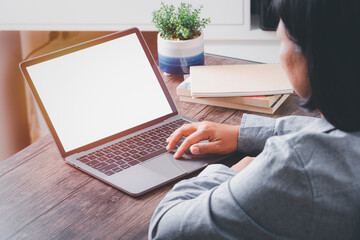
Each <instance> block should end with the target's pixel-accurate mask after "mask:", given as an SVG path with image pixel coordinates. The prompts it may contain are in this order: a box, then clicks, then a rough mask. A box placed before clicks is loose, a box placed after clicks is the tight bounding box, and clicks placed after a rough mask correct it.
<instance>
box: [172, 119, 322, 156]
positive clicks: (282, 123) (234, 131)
mask: <svg viewBox="0 0 360 240" xmlns="http://www.w3.org/2000/svg"><path fill="white" fill-rule="evenodd" d="M319 120H321V119H319V118H313V117H302V116H291V117H284V118H278V119H274V118H269V117H261V116H256V115H249V114H243V117H242V121H241V125H240V126H234V125H227V124H219V123H213V122H207V121H204V122H194V123H189V124H184V125H183V126H182V127H180V128H179V129H177V130H176V131H175V132H174V133H173V134H171V136H170V137H169V138H168V139H167V143H168V146H167V147H166V148H167V150H172V149H174V148H175V145H176V143H177V142H178V141H180V139H181V138H182V137H186V138H185V140H184V142H183V143H182V144H181V146H180V147H179V148H178V149H177V151H176V153H175V154H174V157H175V158H178V157H181V155H182V154H183V153H184V152H185V151H186V150H187V149H189V148H190V150H191V152H192V154H205V153H216V154H227V153H231V152H235V151H236V150H237V151H240V152H243V153H246V154H247V155H253V156H255V155H257V154H259V153H260V152H261V151H262V149H263V148H264V145H265V142H266V140H267V139H268V138H269V137H272V136H279V135H284V134H287V133H291V132H296V131H299V130H301V129H303V128H305V127H306V126H308V125H309V124H311V123H313V122H316V121H319ZM201 140H209V142H207V143H199V141H201Z"/></svg>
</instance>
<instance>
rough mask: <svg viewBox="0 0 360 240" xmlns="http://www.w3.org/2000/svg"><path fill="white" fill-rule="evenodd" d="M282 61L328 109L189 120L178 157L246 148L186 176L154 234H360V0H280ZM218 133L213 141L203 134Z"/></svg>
mask: <svg viewBox="0 0 360 240" xmlns="http://www.w3.org/2000/svg"><path fill="white" fill-rule="evenodd" d="M274 8H275V9H276V10H277V12H278V13H279V16H280V18H281V21H280V23H279V26H278V30H277V34H278V36H279V38H280V40H281V64H282V66H283V68H284V70H285V72H286V73H287V75H288V77H289V79H290V81H291V83H292V85H293V87H294V90H295V92H296V93H297V94H298V95H299V96H300V97H302V98H303V99H304V101H305V104H304V107H306V108H308V109H311V110H314V109H318V110H319V111H320V112H321V113H322V115H323V117H324V118H322V119H318V118H310V117H296V116H293V117H285V118H280V119H277V120H275V119H271V118H265V117H258V116H252V115H245V114H244V116H243V118H242V122H241V125H240V127H239V126H229V125H221V124H215V123H209V122H202V123H191V124H186V125H184V126H182V127H181V128H179V129H178V130H176V131H175V132H174V133H173V134H172V135H171V136H170V137H169V139H168V140H167V141H168V149H169V150H170V149H173V148H174V146H175V143H176V142H177V141H179V139H180V138H181V137H182V136H186V139H185V141H184V142H183V143H182V145H181V146H180V147H179V149H178V150H177V152H176V155H175V157H179V156H181V155H182V154H183V152H184V151H185V150H186V149H188V148H189V147H190V150H191V151H192V153H193V154H203V153H223V154H225V153H229V152H233V151H236V150H237V151H240V152H244V153H247V154H249V156H256V158H252V157H246V158H245V159H243V160H242V161H240V162H239V163H237V164H236V165H234V166H233V167H231V168H228V167H226V166H223V165H220V164H215V165H211V166H208V167H207V168H206V169H205V170H204V171H203V172H201V173H200V174H199V176H197V177H195V178H192V179H189V180H184V181H181V182H180V183H178V184H176V185H175V186H174V188H173V189H172V190H171V191H170V192H169V193H168V194H167V195H166V196H165V198H164V199H163V200H162V202H161V203H160V205H159V206H158V208H157V209H156V211H155V213H154V215H153V218H152V220H151V223H150V229H149V238H150V239H360V227H359V226H360V113H359V106H360V100H359V99H360V98H359V96H358V94H359V93H360V61H359V58H360V46H359V44H360V37H359V35H360V34H359V33H357V32H359V30H360V1H358V0H346V1H338V0H336V1H335V0H275V1H274ZM202 139H209V140H210V142H209V143H198V142H199V141H200V140H202Z"/></svg>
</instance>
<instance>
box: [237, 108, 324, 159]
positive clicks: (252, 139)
mask: <svg viewBox="0 0 360 240" xmlns="http://www.w3.org/2000/svg"><path fill="white" fill-rule="evenodd" d="M318 121H322V119H321V118H314V117H304V116H289V117H282V118H277V119H275V118H270V117H262V116H257V115H251V114H243V117H242V120H241V125H240V132H239V135H238V143H237V144H238V146H237V150H238V151H239V152H242V153H245V154H247V155H252V156H255V155H257V154H259V153H260V152H261V151H262V150H263V149H264V146H265V142H266V140H267V139H268V138H270V137H273V136H281V135H285V134H289V133H294V132H297V131H300V130H303V129H305V128H306V127H309V126H310V127H311V125H312V124H314V123H316V122H318Z"/></svg>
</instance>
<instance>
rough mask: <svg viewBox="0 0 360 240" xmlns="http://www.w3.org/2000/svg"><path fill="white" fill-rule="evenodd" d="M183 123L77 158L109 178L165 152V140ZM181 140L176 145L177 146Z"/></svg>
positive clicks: (169, 125)
mask: <svg viewBox="0 0 360 240" xmlns="http://www.w3.org/2000/svg"><path fill="white" fill-rule="evenodd" d="M184 123H187V121H186V120H184V119H178V120H176V121H173V122H170V123H167V124H165V125H162V126H160V127H157V128H154V129H151V130H149V131H147V132H144V133H141V134H139V135H136V136H133V137H131V138H128V139H125V140H123V141H120V142H117V143H115V144H113V145H110V146H107V147H105V148H103V149H100V150H98V151H95V152H92V153H90V154H88V155H85V156H82V157H80V158H78V159H77V160H79V161H80V162H82V163H85V164H86V165H88V166H90V167H92V168H94V169H96V170H98V171H100V172H102V173H104V174H106V175H108V176H110V175H112V174H115V173H118V172H120V171H122V170H124V169H127V168H129V167H131V166H134V165H136V164H139V163H141V162H144V161H146V160H148V159H150V158H152V157H154V156H156V155H159V154H161V153H164V152H166V151H167V150H166V149H165V147H166V145H167V143H166V139H167V138H168V137H169V136H170V135H171V133H173V132H174V131H175V130H176V129H177V128H179V127H180V126H181V125H183V124H184ZM181 143H182V140H181V141H180V142H178V143H177V146H179V145H180V144H181Z"/></svg>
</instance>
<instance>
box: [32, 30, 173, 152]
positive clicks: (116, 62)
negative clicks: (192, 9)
mask: <svg viewBox="0 0 360 240" xmlns="http://www.w3.org/2000/svg"><path fill="white" fill-rule="evenodd" d="M27 71H28V73H29V75H30V77H31V79H32V81H33V83H34V85H35V88H36V89H37V91H38V94H39V96H40V98H41V100H42V102H43V105H44V107H45V109H46V111H47V113H48V115H49V118H50V120H51V122H52V124H53V126H54V128H55V131H56V133H57V134H58V137H59V139H60V141H61V143H62V145H63V147H64V150H65V151H66V152H68V151H71V150H74V149H76V148H79V147H82V146H84V145H87V144H89V143H92V142H95V141H97V140H100V139H103V138H105V137H109V136H111V135H114V134H116V133H119V132H121V131H124V130H127V129H129V128H132V127H135V126H138V125H140V124H143V123H145V122H148V121H151V120H153V119H156V118H159V117H162V116H165V115H168V114H170V113H172V109H171V107H170V105H169V102H168V100H167V99H166V96H165V94H164V92H163V91H162V89H161V86H160V84H159V82H158V79H157V78H156V75H155V73H154V71H153V70H152V67H151V65H150V63H149V61H148V59H147V57H146V55H145V53H144V50H143V48H142V46H141V44H140V42H139V40H138V38H137V36H136V34H135V33H134V34H130V35H127V36H125V37H121V38H118V39H115V40H111V41H109V42H105V43H102V44H99V45H96V46H92V47H89V48H86V49H83V50H80V51H77V52H73V53H70V54H67V55H64V56H61V57H58V58H54V59H51V60H48V61H45V62H42V63H39V64H36V65H32V66H29V67H27Z"/></svg>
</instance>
